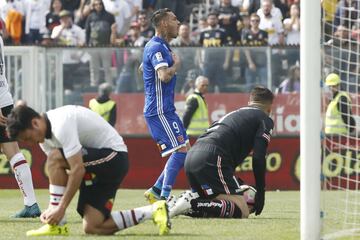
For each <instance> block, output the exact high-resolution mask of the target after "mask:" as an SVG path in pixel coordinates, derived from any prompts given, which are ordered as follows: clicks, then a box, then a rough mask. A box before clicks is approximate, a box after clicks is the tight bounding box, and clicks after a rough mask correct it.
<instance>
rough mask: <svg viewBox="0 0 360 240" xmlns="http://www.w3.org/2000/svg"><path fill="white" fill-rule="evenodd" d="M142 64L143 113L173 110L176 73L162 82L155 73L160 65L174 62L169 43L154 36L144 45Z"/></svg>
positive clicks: (153, 113)
mask: <svg viewBox="0 0 360 240" xmlns="http://www.w3.org/2000/svg"><path fill="white" fill-rule="evenodd" d="M142 64H143V65H142V67H143V80H144V91H145V106H144V115H145V116H146V117H150V116H155V115H160V114H164V113H167V112H174V111H175V106H174V94H175V84H176V75H174V76H173V77H172V79H171V80H170V82H168V83H164V82H162V81H161V80H160V79H159V78H158V76H157V73H156V70H157V69H159V68H160V67H164V66H165V67H171V66H172V65H173V64H174V61H173V59H172V55H171V49H170V46H169V44H168V43H167V42H166V41H165V40H164V39H162V38H160V37H157V36H154V37H153V38H152V39H151V40H150V41H149V42H148V43H147V44H146V45H145V48H144V54H143V63H142Z"/></svg>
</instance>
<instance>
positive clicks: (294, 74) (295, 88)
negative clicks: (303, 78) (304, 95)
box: [276, 65, 300, 93]
mask: <svg viewBox="0 0 360 240" xmlns="http://www.w3.org/2000/svg"><path fill="white" fill-rule="evenodd" d="M288 73H289V75H288V78H286V79H285V80H284V81H283V82H282V83H281V84H280V86H279V87H278V88H277V89H276V92H277V93H299V92H300V66H299V65H293V66H291V67H290V69H289V72H288Z"/></svg>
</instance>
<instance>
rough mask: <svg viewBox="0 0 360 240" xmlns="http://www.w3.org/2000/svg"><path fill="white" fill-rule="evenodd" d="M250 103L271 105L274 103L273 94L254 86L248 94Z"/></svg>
mask: <svg viewBox="0 0 360 240" xmlns="http://www.w3.org/2000/svg"><path fill="white" fill-rule="evenodd" d="M250 101H251V102H254V103H260V104H271V103H272V102H273V101H274V94H273V93H272V92H271V91H270V90H269V89H268V88H266V87H263V86H256V87H254V88H253V89H252V90H251V92H250Z"/></svg>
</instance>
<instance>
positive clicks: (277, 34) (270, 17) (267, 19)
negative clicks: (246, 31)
mask: <svg viewBox="0 0 360 240" xmlns="http://www.w3.org/2000/svg"><path fill="white" fill-rule="evenodd" d="M257 15H258V16H259V17H260V24H259V28H260V29H261V30H264V31H266V32H267V33H268V38H269V44H270V45H277V44H284V28H283V24H282V15H281V12H280V10H279V9H278V8H275V7H274V6H273V5H272V0H263V2H262V4H261V9H259V10H258V11H257Z"/></svg>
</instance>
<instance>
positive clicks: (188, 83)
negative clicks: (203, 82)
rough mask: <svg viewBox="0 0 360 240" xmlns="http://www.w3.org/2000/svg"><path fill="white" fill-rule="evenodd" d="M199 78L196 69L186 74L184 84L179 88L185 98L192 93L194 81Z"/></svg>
mask: <svg viewBox="0 0 360 240" xmlns="http://www.w3.org/2000/svg"><path fill="white" fill-rule="evenodd" d="M198 76H199V70H198V69H191V70H189V71H188V72H187V76H186V78H185V83H184V85H183V86H182V87H181V91H180V93H181V94H184V95H185V97H188V96H189V95H190V94H192V93H194V89H195V79H196V78H197V77H198Z"/></svg>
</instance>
